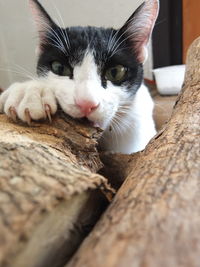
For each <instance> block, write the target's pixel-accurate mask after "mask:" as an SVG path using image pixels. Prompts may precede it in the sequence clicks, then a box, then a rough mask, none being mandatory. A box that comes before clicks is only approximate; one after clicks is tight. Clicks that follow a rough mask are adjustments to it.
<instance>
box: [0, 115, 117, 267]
mask: <svg viewBox="0 0 200 267" xmlns="http://www.w3.org/2000/svg"><path fill="white" fill-rule="evenodd" d="M100 135H101V132H99V131H98V130H97V129H94V128H91V127H89V126H88V125H85V124H81V123H79V122H74V121H73V120H72V119H70V118H68V117H66V116H64V115H63V114H62V113H60V114H58V115H57V117H55V118H54V120H53V124H51V125H50V124H48V123H45V122H43V123H41V124H40V123H33V125H32V127H27V126H26V125H23V124H14V123H12V122H11V121H10V120H9V119H8V118H7V117H6V116H5V115H0V266H3V267H5V266H10V267H11V266H13V267H26V266H29V267H36V266H37V267H39V266H63V264H64V263H66V262H67V260H68V259H69V257H71V255H72V253H73V252H74V250H75V249H76V248H77V246H78V245H79V243H80V242H81V240H82V239H83V237H84V235H85V232H87V231H88V230H87V229H86V231H85V230H84V228H88V227H89V226H90V225H92V224H93V223H94V222H95V220H97V218H98V216H99V215H100V212H102V210H101V209H102V208H103V207H104V205H105V199H104V197H103V193H105V195H107V196H108V197H109V196H111V195H112V193H113V191H112V190H111V189H110V187H109V186H108V185H107V181H106V179H105V178H103V177H102V176H100V175H98V174H96V173H95V172H97V171H98V170H99V168H101V167H102V163H101V161H100V159H99V155H98V152H97V150H96V144H97V140H98V138H99V137H100Z"/></svg>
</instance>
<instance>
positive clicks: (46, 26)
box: [29, 0, 56, 44]
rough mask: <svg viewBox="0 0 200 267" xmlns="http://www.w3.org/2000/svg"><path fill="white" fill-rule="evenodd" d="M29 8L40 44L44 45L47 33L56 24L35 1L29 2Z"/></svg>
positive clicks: (30, 0)
mask: <svg viewBox="0 0 200 267" xmlns="http://www.w3.org/2000/svg"><path fill="white" fill-rule="evenodd" d="M29 4H30V8H31V11H32V14H33V17H34V20H35V23H36V26H37V29H38V33H39V38H40V43H41V44H42V43H44V42H45V39H46V36H47V33H48V32H49V30H50V29H51V28H54V27H55V26H56V24H55V23H54V21H53V20H52V19H51V17H50V16H49V14H48V13H47V12H46V11H45V9H44V8H43V6H42V5H41V4H40V3H39V2H38V1H37V0H29Z"/></svg>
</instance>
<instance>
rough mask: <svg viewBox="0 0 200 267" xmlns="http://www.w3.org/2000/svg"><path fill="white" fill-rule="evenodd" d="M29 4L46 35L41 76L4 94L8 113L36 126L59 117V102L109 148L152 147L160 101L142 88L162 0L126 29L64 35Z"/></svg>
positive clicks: (0, 106) (1, 102) (1, 100)
mask: <svg viewBox="0 0 200 267" xmlns="http://www.w3.org/2000/svg"><path fill="white" fill-rule="evenodd" d="M29 1H30V6H31V9H32V12H33V15H34V18H35V21H36V23H37V26H38V31H39V37H40V43H39V47H38V53H39V59H38V66H37V72H38V75H39V78H37V79H34V80H30V81H27V82H23V83H15V84H13V85H11V86H10V87H9V88H8V89H7V90H6V91H4V92H3V93H2V95H1V96H0V111H1V112H5V113H6V114H7V115H8V116H9V117H11V118H13V119H14V120H15V119H16V117H18V118H19V119H21V120H22V121H24V122H27V123H30V121H31V120H39V119H44V118H47V117H49V119H51V115H52V114H54V113H55V112H56V110H57V105H58V104H59V105H60V106H61V108H62V109H63V111H64V112H66V113H67V114H68V115H70V116H71V117H73V118H83V117H86V118H87V119H88V120H90V121H91V122H93V124H94V126H99V127H101V128H102V129H103V130H104V133H103V136H102V139H101V145H102V146H103V147H104V148H105V149H106V150H112V151H114V152H122V153H132V152H136V151H139V150H142V149H144V147H145V146H146V144H147V143H148V141H149V140H150V139H151V138H152V137H153V136H154V134H155V133H156V131H155V126H154V121H153V118H152V112H153V106H154V105H153V101H152V99H151V97H150V94H149V92H148V90H147V88H146V87H145V86H144V85H143V83H142V82H143V63H144V61H145V59H146V57H147V49H146V46H147V44H148V41H149V38H150V36H151V32H152V29H153V27H154V24H155V21H156V18H157V14H158V9H159V2H158V0H146V1H145V2H144V3H143V4H142V5H141V6H140V7H139V8H138V9H137V10H136V11H135V12H134V14H133V15H132V16H131V17H130V18H129V19H128V21H127V22H126V23H125V24H124V26H123V27H122V28H120V29H119V30H115V29H112V28H108V29H105V28H97V27H70V28H66V29H63V28H61V27H59V26H58V25H56V24H55V23H54V22H53V20H52V19H51V18H50V16H49V15H48V14H47V12H46V11H45V10H44V8H43V7H42V5H41V4H40V3H39V2H38V1H37V0H29Z"/></svg>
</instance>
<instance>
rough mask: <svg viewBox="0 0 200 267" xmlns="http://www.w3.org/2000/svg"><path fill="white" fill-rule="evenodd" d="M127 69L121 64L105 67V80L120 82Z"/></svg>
mask: <svg viewBox="0 0 200 267" xmlns="http://www.w3.org/2000/svg"><path fill="white" fill-rule="evenodd" d="M126 73H127V69H126V68H125V67H124V66H122V65H116V66H114V67H111V68H109V69H107V71H106V73H105V78H106V80H109V81H111V82H114V83H119V82H122V81H123V80H124V78H125V76H126Z"/></svg>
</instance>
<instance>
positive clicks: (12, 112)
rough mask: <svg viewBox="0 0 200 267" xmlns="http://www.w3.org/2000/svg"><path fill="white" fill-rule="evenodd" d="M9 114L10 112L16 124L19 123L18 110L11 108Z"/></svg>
mask: <svg viewBox="0 0 200 267" xmlns="http://www.w3.org/2000/svg"><path fill="white" fill-rule="evenodd" d="M9 112H10V117H11V118H12V120H13V121H14V122H17V112H16V109H15V108H14V107H10V108H9Z"/></svg>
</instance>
